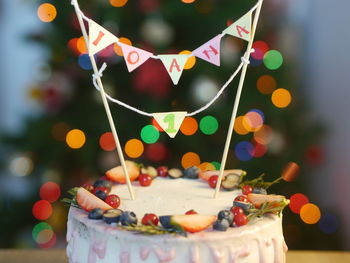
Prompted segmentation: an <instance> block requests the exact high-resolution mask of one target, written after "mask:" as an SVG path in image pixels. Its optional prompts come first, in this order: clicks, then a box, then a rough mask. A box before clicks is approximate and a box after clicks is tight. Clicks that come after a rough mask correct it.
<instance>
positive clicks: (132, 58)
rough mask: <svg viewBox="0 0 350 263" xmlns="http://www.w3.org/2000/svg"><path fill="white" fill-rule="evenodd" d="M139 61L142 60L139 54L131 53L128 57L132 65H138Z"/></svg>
mask: <svg viewBox="0 0 350 263" xmlns="http://www.w3.org/2000/svg"><path fill="white" fill-rule="evenodd" d="M139 60H140V55H139V53H137V52H136V51H131V52H130V53H129V54H128V57H127V61H128V63H130V64H136V63H137V62H139Z"/></svg>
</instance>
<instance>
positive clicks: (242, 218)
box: [234, 213, 248, 226]
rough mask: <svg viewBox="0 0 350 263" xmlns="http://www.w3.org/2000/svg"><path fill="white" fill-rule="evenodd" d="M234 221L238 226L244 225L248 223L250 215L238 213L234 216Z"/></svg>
mask: <svg viewBox="0 0 350 263" xmlns="http://www.w3.org/2000/svg"><path fill="white" fill-rule="evenodd" d="M234 222H235V224H236V226H244V225H246V224H248V217H247V216H246V215H245V214H244V213H243V214H238V215H237V216H235V218H234Z"/></svg>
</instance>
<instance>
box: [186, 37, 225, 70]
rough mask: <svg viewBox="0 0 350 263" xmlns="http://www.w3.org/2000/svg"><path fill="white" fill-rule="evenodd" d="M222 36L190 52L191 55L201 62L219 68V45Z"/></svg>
mask: <svg viewBox="0 0 350 263" xmlns="http://www.w3.org/2000/svg"><path fill="white" fill-rule="evenodd" d="M221 37H222V35H221V34H220V35H217V36H216V37H214V38H212V39H211V40H209V41H208V42H207V43H205V44H203V45H201V46H200V47H199V48H197V49H196V50H194V51H192V54H193V55H195V56H196V57H199V58H201V59H203V60H206V61H208V62H210V63H212V64H214V65H216V66H220V43H221Z"/></svg>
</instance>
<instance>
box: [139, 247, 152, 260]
mask: <svg viewBox="0 0 350 263" xmlns="http://www.w3.org/2000/svg"><path fill="white" fill-rule="evenodd" d="M149 253H151V249H150V248H149V247H142V248H141V249H140V258H141V259H142V260H146V259H147V258H148V256H149Z"/></svg>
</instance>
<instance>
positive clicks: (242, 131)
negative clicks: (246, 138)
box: [233, 116, 249, 135]
mask: <svg viewBox="0 0 350 263" xmlns="http://www.w3.org/2000/svg"><path fill="white" fill-rule="evenodd" d="M243 121H244V116H239V117H237V118H236V121H235V125H234V127H233V128H234V130H235V132H236V133H237V134H239V135H246V134H248V133H249V130H247V129H246V128H245V126H244V125H243Z"/></svg>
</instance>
